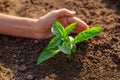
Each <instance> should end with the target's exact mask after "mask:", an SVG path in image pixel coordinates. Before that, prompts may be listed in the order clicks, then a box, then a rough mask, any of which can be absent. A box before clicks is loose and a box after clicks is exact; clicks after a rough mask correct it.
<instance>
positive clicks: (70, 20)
mask: <svg viewBox="0 0 120 80" xmlns="http://www.w3.org/2000/svg"><path fill="white" fill-rule="evenodd" d="M67 20H68V23H69V24H71V23H73V22H77V26H76V27H75V29H74V31H73V33H80V32H82V31H84V30H86V29H88V28H89V26H88V25H87V24H86V23H85V22H84V21H82V20H81V19H79V18H77V17H68V19H67Z"/></svg>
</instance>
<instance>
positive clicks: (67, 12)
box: [55, 9, 76, 19]
mask: <svg viewBox="0 0 120 80" xmlns="http://www.w3.org/2000/svg"><path fill="white" fill-rule="evenodd" d="M55 12H56V18H57V19H59V18H62V17H73V16H74V15H75V13H76V12H75V11H70V10H68V9H59V10H56V11H55Z"/></svg>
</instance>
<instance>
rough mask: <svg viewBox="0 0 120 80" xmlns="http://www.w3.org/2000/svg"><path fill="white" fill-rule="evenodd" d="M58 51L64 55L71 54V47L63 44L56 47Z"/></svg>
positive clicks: (65, 43)
mask: <svg viewBox="0 0 120 80" xmlns="http://www.w3.org/2000/svg"><path fill="white" fill-rule="evenodd" d="M58 47H59V49H60V51H62V52H63V53H65V54H71V48H70V47H71V45H70V44H67V42H63V43H62V44H61V45H59V46H58Z"/></svg>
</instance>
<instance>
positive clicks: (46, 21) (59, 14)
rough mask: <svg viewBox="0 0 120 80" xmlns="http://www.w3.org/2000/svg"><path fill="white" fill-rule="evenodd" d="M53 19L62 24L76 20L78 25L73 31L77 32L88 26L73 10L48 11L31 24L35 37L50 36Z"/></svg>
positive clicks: (65, 24)
mask: <svg viewBox="0 0 120 80" xmlns="http://www.w3.org/2000/svg"><path fill="white" fill-rule="evenodd" d="M55 21H59V22H61V24H62V25H63V26H67V25H69V24H71V23H73V22H77V23H78V25H77V26H76V28H75V29H74V31H73V32H74V33H79V32H81V31H83V30H85V29H87V28H88V25H87V24H86V23H85V22H84V21H82V20H80V19H79V18H77V17H75V12H74V11H69V10H67V9H59V10H54V11H51V12H49V13H48V14H47V15H45V16H43V17H41V18H40V19H39V20H38V21H37V22H36V23H35V24H33V25H32V26H33V27H34V31H35V33H36V34H35V36H36V37H35V38H38V39H40V38H48V37H51V36H52V33H51V26H52V24H53V23H54V22H55Z"/></svg>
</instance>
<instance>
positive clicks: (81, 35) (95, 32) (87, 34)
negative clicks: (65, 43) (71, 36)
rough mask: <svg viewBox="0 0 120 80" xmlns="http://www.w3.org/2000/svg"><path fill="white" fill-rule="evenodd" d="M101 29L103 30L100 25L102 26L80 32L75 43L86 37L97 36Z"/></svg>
mask: <svg viewBox="0 0 120 80" xmlns="http://www.w3.org/2000/svg"><path fill="white" fill-rule="evenodd" d="M101 31H102V27H100V26H97V27H92V28H89V29H87V30H85V31H83V32H81V33H79V34H78V35H77V36H75V43H78V42H82V41H84V40H86V39H89V38H91V37H93V36H96V35H98V34H99V33H100V32H101Z"/></svg>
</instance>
